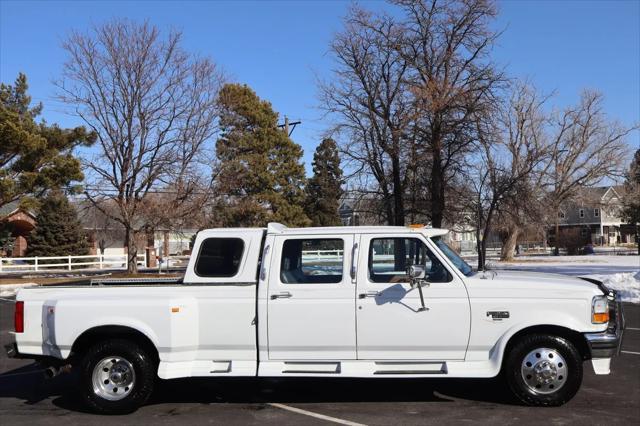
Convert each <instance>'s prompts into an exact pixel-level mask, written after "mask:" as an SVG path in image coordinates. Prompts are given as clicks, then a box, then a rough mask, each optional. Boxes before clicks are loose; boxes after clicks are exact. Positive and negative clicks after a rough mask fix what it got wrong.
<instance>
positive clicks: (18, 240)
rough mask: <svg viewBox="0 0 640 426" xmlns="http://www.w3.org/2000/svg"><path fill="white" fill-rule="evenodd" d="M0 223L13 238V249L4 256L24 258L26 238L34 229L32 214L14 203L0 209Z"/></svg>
mask: <svg viewBox="0 0 640 426" xmlns="http://www.w3.org/2000/svg"><path fill="white" fill-rule="evenodd" d="M0 222H2V223H3V225H4V226H6V227H7V228H8V229H9V232H10V233H11V236H12V237H14V243H13V249H12V250H11V252H10V253H5V255H9V256H12V257H21V256H24V255H25V253H26V252H27V236H28V235H29V233H30V232H31V230H32V229H33V228H35V227H36V217H35V216H34V214H33V213H32V212H29V211H26V210H23V209H21V208H20V207H19V205H18V202H17V201H15V202H13V203H9V204H7V205H5V206H3V207H2V208H0ZM0 250H2V248H0Z"/></svg>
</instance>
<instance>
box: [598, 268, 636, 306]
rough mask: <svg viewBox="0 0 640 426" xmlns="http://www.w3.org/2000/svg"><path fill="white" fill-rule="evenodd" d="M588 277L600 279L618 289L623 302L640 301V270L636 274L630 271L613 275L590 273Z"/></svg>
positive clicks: (610, 286) (608, 285)
mask: <svg viewBox="0 0 640 426" xmlns="http://www.w3.org/2000/svg"><path fill="white" fill-rule="evenodd" d="M588 277H590V278H595V279H597V280H600V281H602V283H603V284H604V285H606V286H607V287H609V288H612V289H614V290H618V294H619V295H620V299H622V301H623V302H631V303H640V272H637V273H636V274H635V275H634V274H633V272H628V273H621V274H613V275H588Z"/></svg>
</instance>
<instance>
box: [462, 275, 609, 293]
mask: <svg viewBox="0 0 640 426" xmlns="http://www.w3.org/2000/svg"><path fill="white" fill-rule="evenodd" d="M468 284H469V289H470V290H471V289H472V288H473V287H474V286H477V287H478V288H483V289H494V290H500V291H506V292H509V291H510V290H512V291H514V292H516V293H517V294H519V295H523V294H526V293H531V294H532V295H534V294H535V295H536V296H540V291H541V290H543V291H545V292H548V295H551V294H553V295H555V296H558V295H559V294H560V293H563V294H572V295H574V296H577V297H581V296H586V295H588V294H592V295H601V294H603V293H605V294H606V291H605V290H604V289H603V287H601V283H599V282H598V281H596V280H586V279H582V278H579V277H571V276H567V275H561V274H550V273H542V272H529V271H512V270H497V271H495V270H490V271H485V272H478V273H476V274H474V275H473V276H471V277H469V279H468Z"/></svg>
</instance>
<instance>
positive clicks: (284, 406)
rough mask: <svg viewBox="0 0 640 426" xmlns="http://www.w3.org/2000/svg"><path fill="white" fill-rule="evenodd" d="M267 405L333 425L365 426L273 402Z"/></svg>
mask: <svg viewBox="0 0 640 426" xmlns="http://www.w3.org/2000/svg"><path fill="white" fill-rule="evenodd" d="M268 405H271V406H272V407H277V408H281V409H283V410H287V411H291V412H293V413H298V414H302V415H304V416H309V417H314V418H316V419H320V420H326V421H328V422H333V423H338V424H341V425H347V426H365V425H363V424H362V423H356V422H350V421H349V420H343V419H338V418H337V417H331V416H325V415H324V414H318V413H314V412H312V411H307V410H303V409H301V408H296V407H291V406H289V405H284V404H278V403H275V402H270V403H268Z"/></svg>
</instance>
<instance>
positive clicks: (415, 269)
mask: <svg viewBox="0 0 640 426" xmlns="http://www.w3.org/2000/svg"><path fill="white" fill-rule="evenodd" d="M407 275H409V277H410V278H411V280H412V281H413V280H423V279H424V278H425V277H426V276H427V270H426V269H425V267H424V266H423V265H411V266H409V267H408V268H407Z"/></svg>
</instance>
